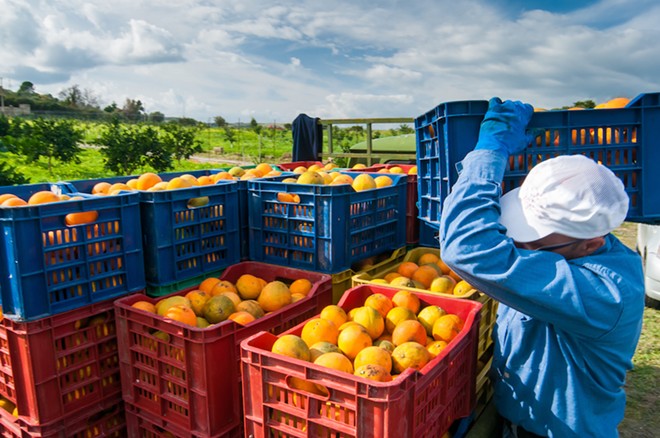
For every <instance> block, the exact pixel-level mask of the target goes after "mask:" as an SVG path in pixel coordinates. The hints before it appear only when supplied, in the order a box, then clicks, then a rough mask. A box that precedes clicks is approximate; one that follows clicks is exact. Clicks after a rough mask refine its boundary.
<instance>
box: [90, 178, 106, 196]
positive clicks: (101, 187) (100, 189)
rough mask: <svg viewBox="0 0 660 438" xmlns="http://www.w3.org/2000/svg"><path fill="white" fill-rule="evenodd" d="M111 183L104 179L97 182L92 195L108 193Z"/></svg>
mask: <svg viewBox="0 0 660 438" xmlns="http://www.w3.org/2000/svg"><path fill="white" fill-rule="evenodd" d="M110 185H111V184H110V183H109V182H105V181H102V182H100V183H96V184H95V185H94V187H92V195H107V194H108V190H110Z"/></svg>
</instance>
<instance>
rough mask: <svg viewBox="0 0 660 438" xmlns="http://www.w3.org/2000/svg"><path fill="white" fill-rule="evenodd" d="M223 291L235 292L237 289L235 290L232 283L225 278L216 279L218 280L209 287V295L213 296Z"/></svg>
mask: <svg viewBox="0 0 660 438" xmlns="http://www.w3.org/2000/svg"><path fill="white" fill-rule="evenodd" d="M200 286H201V285H200ZM223 292H234V293H236V292H237V290H236V287H235V286H234V285H233V284H231V282H230V281H227V280H218V282H217V283H215V284H214V285H213V287H212V288H211V293H210V295H211V296H212V297H214V296H216V295H220V294H221V293H223Z"/></svg>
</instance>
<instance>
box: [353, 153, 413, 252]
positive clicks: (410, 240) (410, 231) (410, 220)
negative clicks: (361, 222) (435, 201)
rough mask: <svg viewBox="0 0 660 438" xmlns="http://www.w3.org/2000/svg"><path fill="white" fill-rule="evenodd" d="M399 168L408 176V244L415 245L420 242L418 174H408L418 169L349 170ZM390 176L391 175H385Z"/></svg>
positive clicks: (408, 166)
mask: <svg viewBox="0 0 660 438" xmlns="http://www.w3.org/2000/svg"><path fill="white" fill-rule="evenodd" d="M393 167H399V168H401V169H402V170H403V173H404V174H405V175H407V184H406V244H408V245H414V244H415V243H417V242H418V241H419V219H418V216H419V209H418V208H417V173H414V174H409V173H408V172H409V171H410V170H411V169H413V167H417V166H416V165H415V164H374V165H373V166H370V167H366V168H364V169H347V171H349V172H370V173H373V172H379V171H381V170H382V169H388V170H389V169H392V168H393ZM384 174H385V175H390V174H389V173H384Z"/></svg>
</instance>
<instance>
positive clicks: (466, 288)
mask: <svg viewBox="0 0 660 438" xmlns="http://www.w3.org/2000/svg"><path fill="white" fill-rule="evenodd" d="M473 290H474V288H473V287H472V286H471V285H470V283H468V282H467V281H465V280H461V281H459V282H458V283H456V286H454V295H456V296H457V297H462V296H464V295H467V294H468V293H470V292H471V291H473Z"/></svg>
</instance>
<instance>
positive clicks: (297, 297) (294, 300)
mask: <svg viewBox="0 0 660 438" xmlns="http://www.w3.org/2000/svg"><path fill="white" fill-rule="evenodd" d="M305 298H307V297H306V296H305V295H303V294H291V302H292V303H297V302H298V301H300V300H304V299H305Z"/></svg>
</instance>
